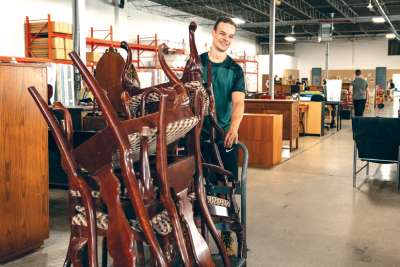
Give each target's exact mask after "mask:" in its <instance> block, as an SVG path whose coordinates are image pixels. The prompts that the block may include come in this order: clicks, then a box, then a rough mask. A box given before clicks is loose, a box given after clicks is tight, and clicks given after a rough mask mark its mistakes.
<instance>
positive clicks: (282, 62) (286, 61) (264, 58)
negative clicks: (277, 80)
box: [257, 55, 298, 91]
mask: <svg viewBox="0 0 400 267" xmlns="http://www.w3.org/2000/svg"><path fill="white" fill-rule="evenodd" d="M257 60H258V67H259V69H258V72H259V74H260V75H259V77H258V85H259V86H258V91H261V89H262V85H261V83H262V74H269V55H258V56H257ZM297 61H298V60H297V58H295V57H292V56H288V55H275V62H274V73H275V75H278V76H279V77H283V72H284V70H285V69H297V67H298V63H297Z"/></svg>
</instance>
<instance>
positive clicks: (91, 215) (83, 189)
mask: <svg viewBox="0 0 400 267" xmlns="http://www.w3.org/2000/svg"><path fill="white" fill-rule="evenodd" d="M28 90H29V93H30V94H31V95H32V97H33V99H34V100H35V102H36V104H37V105H38V107H39V109H40V111H41V113H42V114H43V117H44V118H45V120H46V121H47V123H48V125H49V127H50V130H51V132H52V134H53V136H54V140H55V142H56V144H57V146H58V148H59V151H60V155H61V160H62V167H63V169H64V171H65V172H66V173H67V175H68V184H69V190H71V191H73V192H76V194H79V195H80V198H79V200H78V199H77V198H75V197H73V196H71V195H69V202H70V203H69V207H70V213H69V214H70V226H71V238H70V244H69V248H68V255H67V258H66V261H65V264H64V266H69V265H71V263H72V264H73V265H74V266H90V267H97V266H98V262H97V239H96V219H95V218H96V217H95V216H96V214H95V208H94V203H93V199H92V196H91V189H90V187H89V185H88V183H87V179H88V178H87V175H86V174H85V173H84V172H83V171H82V170H81V169H80V168H79V167H78V165H77V162H76V161H75V159H74V157H73V156H72V154H71V151H72V136H73V128H72V118H71V115H70V113H69V112H68V110H67V109H66V108H64V107H63V106H62V104H61V103H60V102H56V103H55V104H54V107H53V109H54V110H56V111H59V112H61V113H63V117H64V125H65V129H62V128H61V126H60V123H59V122H58V121H57V118H56V117H55V116H54V114H53V112H52V111H51V110H50V109H49V107H48V105H47V103H46V102H45V101H44V99H43V98H42V97H41V96H40V95H39V93H38V91H37V90H36V89H35V88H34V87H29V89H28ZM84 177H86V179H85V178H84ZM77 206H79V207H83V208H84V214H85V216H86V218H88V220H87V224H86V225H85V227H76V226H75V225H74V223H73V220H74V215H75V213H76V212H75V207H77ZM84 250H85V251H86V255H87V257H83V256H82V255H80V253H83V251H84ZM84 263H86V264H84Z"/></svg>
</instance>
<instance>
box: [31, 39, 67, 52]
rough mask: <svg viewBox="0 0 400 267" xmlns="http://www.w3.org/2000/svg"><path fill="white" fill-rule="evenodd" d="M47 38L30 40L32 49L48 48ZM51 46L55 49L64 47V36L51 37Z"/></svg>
mask: <svg viewBox="0 0 400 267" xmlns="http://www.w3.org/2000/svg"><path fill="white" fill-rule="evenodd" d="M48 40H49V39H48V38H36V39H33V40H32V49H45V48H48ZM51 46H52V48H55V49H64V48H65V45H64V38H60V37H54V38H51Z"/></svg>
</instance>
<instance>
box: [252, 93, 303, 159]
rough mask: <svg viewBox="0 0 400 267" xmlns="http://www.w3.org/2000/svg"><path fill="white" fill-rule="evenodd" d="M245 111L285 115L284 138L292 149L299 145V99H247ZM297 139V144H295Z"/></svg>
mask: <svg viewBox="0 0 400 267" xmlns="http://www.w3.org/2000/svg"><path fill="white" fill-rule="evenodd" d="M244 112H246V113H257V114H282V115H283V140H288V141H289V148H290V150H291V151H292V150H294V149H297V148H298V147H299V101H296V100H270V99H246V100H245V108H244ZM293 140H295V146H293Z"/></svg>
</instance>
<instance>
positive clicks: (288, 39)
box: [285, 25, 296, 43]
mask: <svg viewBox="0 0 400 267" xmlns="http://www.w3.org/2000/svg"><path fill="white" fill-rule="evenodd" d="M294 35H295V32H294V25H292V32H291V33H290V35H288V36H285V41H286V42H290V43H293V42H296V37H294Z"/></svg>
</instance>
